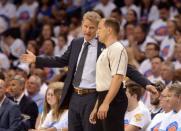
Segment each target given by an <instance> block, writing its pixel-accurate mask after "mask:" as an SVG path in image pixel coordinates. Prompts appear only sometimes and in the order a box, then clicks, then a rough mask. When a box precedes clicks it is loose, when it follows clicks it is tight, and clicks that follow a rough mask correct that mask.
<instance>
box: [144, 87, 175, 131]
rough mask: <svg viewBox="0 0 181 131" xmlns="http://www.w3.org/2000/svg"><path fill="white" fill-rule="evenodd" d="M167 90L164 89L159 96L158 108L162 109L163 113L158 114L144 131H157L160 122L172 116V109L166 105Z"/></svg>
mask: <svg viewBox="0 0 181 131" xmlns="http://www.w3.org/2000/svg"><path fill="white" fill-rule="evenodd" d="M168 101H169V100H168V88H167V87H166V88H165V89H164V90H163V91H162V92H161V95H160V107H161V108H162V109H163V112H161V113H158V114H157V115H156V116H155V117H154V118H153V119H152V120H151V122H150V124H149V125H148V127H147V128H146V131H158V130H159V127H160V125H161V123H162V121H163V120H164V119H165V118H166V117H167V116H169V115H170V114H172V108H171V106H170V104H168Z"/></svg>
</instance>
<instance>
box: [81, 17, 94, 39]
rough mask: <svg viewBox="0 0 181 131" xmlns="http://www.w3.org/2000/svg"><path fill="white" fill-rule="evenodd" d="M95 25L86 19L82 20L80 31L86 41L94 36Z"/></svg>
mask: <svg viewBox="0 0 181 131" xmlns="http://www.w3.org/2000/svg"><path fill="white" fill-rule="evenodd" d="M96 31H97V25H96V23H93V22H91V21H90V20H88V19H85V20H83V21H82V32H83V34H84V38H85V40H86V41H90V40H92V39H93V38H94V37H95V36H96Z"/></svg>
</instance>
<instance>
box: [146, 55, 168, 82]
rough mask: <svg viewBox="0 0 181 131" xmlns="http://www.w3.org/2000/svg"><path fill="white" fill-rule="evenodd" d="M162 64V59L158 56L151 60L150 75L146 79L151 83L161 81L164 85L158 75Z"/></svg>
mask: <svg viewBox="0 0 181 131" xmlns="http://www.w3.org/2000/svg"><path fill="white" fill-rule="evenodd" d="M162 62H163V58H162V57H160V56H155V57H153V58H152V59H151V72H152V75H151V76H149V77H148V79H149V80H150V81H151V82H152V83H156V82H158V81H161V82H163V83H164V81H163V80H162V78H161V75H160V69H161V65H162Z"/></svg>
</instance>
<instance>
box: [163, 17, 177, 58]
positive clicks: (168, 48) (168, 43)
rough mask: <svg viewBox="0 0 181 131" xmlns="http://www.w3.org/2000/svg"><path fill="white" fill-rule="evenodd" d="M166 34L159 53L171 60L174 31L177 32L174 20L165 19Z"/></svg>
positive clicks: (173, 48)
mask: <svg viewBox="0 0 181 131" xmlns="http://www.w3.org/2000/svg"><path fill="white" fill-rule="evenodd" d="M167 28H168V36H166V37H165V38H164V39H163V41H162V42H161V45H160V55H161V56H162V57H163V58H164V60H172V57H173V54H174V50H175V44H176V37H175V35H176V33H177V28H178V27H177V24H176V21H174V20H168V21H167Z"/></svg>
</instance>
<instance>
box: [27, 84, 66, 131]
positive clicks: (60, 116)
mask: <svg viewBox="0 0 181 131" xmlns="http://www.w3.org/2000/svg"><path fill="white" fill-rule="evenodd" d="M62 89H63V83H61V82H53V83H50V84H49V86H48V89H47V91H46V94H45V102H44V109H43V113H42V115H41V116H40V119H39V120H37V124H36V129H31V130H30V131H67V130H68V111H67V110H63V109H60V108H59V103H60V96H61V94H62Z"/></svg>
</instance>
